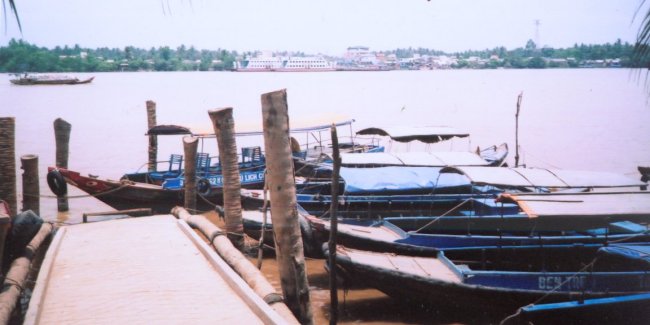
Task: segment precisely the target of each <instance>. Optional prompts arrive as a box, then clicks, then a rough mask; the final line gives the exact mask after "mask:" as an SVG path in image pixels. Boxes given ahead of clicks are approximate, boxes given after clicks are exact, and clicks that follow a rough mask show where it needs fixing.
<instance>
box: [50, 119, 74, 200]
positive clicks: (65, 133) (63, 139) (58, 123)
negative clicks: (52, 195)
mask: <svg viewBox="0 0 650 325" xmlns="http://www.w3.org/2000/svg"><path fill="white" fill-rule="evenodd" d="M71 129H72V125H71V124H70V123H68V122H66V121H64V120H63V119H61V118H57V119H56V120H54V138H55V139H56V166H57V167H62V168H68V152H69V148H70V131H71ZM66 195H67V194H64V195H60V196H58V198H57V207H58V210H59V212H63V211H68V198H67V196H66Z"/></svg>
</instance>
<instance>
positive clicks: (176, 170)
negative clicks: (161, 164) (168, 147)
mask: <svg viewBox="0 0 650 325" xmlns="http://www.w3.org/2000/svg"><path fill="white" fill-rule="evenodd" d="M182 169H183V155H178V154H171V156H169V168H168V169H167V171H165V172H151V173H149V177H151V179H153V180H154V181H162V180H164V179H167V178H173V177H178V175H180V174H181V171H182Z"/></svg>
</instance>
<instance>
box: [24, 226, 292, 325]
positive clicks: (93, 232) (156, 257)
mask: <svg viewBox="0 0 650 325" xmlns="http://www.w3.org/2000/svg"><path fill="white" fill-rule="evenodd" d="M36 323H43V324H88V323H92V324H111V325H113V324H138V323H140V324H152V323H156V324H157V323H166V324H179V323H191V324H202V323H210V324H232V323H241V324H283V323H286V322H285V320H284V319H283V318H281V317H280V316H279V315H278V314H277V313H276V312H275V311H274V310H273V309H271V308H270V307H269V306H268V305H267V304H266V303H264V301H262V299H261V298H259V297H258V296H257V295H255V293H253V291H252V290H251V289H250V287H248V285H247V284H246V283H245V282H244V281H243V280H242V279H241V278H240V277H239V276H238V275H237V274H236V273H235V272H234V271H233V270H232V269H231V268H230V267H229V266H228V265H227V264H226V263H225V262H224V261H223V260H222V259H221V258H220V257H219V256H218V255H217V254H216V253H214V251H213V250H212V248H210V247H209V246H208V245H207V244H205V242H204V241H203V240H202V239H201V238H199V237H198V236H197V235H196V233H195V232H194V231H193V230H192V229H191V228H190V227H189V226H188V225H187V223H185V222H184V221H182V220H178V219H176V218H174V217H173V216H171V215H163V216H153V217H145V218H131V219H121V220H112V221H105V222H95V223H87V224H79V225H74V226H67V227H62V228H60V229H59V230H58V232H57V234H56V235H55V237H54V239H53V241H52V244H51V246H50V248H49V250H48V252H47V254H46V256H45V260H44V261H43V265H42V267H41V271H40V273H39V275H38V280H37V283H36V286H35V288H34V292H33V295H32V299H31V301H30V304H29V309H28V310H27V314H26V316H25V324H36Z"/></svg>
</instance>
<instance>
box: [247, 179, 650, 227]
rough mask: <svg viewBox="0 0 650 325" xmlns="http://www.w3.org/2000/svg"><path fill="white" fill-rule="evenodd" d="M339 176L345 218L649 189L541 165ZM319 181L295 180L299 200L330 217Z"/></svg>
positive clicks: (251, 194) (251, 202)
mask: <svg viewBox="0 0 650 325" xmlns="http://www.w3.org/2000/svg"><path fill="white" fill-rule="evenodd" d="M340 175H341V183H342V185H341V186H340V187H339V188H340V192H339V196H338V201H339V207H338V210H339V212H340V213H341V214H344V215H345V216H344V217H352V218H373V217H374V216H375V215H376V214H377V213H384V214H397V215H400V214H403V215H418V214H419V215H429V216H430V215H438V214H440V213H445V212H447V211H448V210H449V209H451V208H453V207H455V206H457V205H459V204H463V202H472V200H473V199H485V200H487V199H490V198H496V196H497V195H499V194H500V193H504V192H506V191H508V192H514V193H548V192H580V191H591V190H594V189H622V188H624V189H628V190H631V189H642V190H643V189H646V188H647V183H645V182H642V181H639V180H636V179H633V178H630V177H628V176H625V175H619V174H615V173H607V172H588V171H567V170H556V169H540V168H506V167H501V168H494V167H478V166H467V167H442V168H441V167H406V166H403V167H395V166H393V167H376V168H346V167H342V168H341V170H340ZM323 182H324V181H323V180H321V179H319V180H311V179H306V180H305V181H304V182H302V183H299V184H297V192H298V193H297V201H298V204H300V205H301V206H302V207H303V208H305V210H307V211H308V212H309V213H310V214H312V215H316V216H319V217H320V216H324V217H327V216H328V215H327V213H328V212H327V211H328V210H329V208H330V206H331V198H332V196H331V193H329V189H328V186H323ZM242 196H243V199H244V201H245V203H246V205H247V206H249V207H260V206H262V203H263V202H262V195H261V193H260V192H259V191H245V192H243V193H242ZM482 206H483V207H486V208H490V206H489V205H485V204H484V205H482ZM465 208H466V207H465ZM494 212H499V211H498V210H494ZM494 212H493V213H494ZM479 213H480V214H486V213H488V211H480V212H479Z"/></svg>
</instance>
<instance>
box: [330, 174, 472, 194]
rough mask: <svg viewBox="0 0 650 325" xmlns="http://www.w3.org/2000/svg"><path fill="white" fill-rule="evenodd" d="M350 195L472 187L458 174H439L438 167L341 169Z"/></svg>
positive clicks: (346, 189)
mask: <svg viewBox="0 0 650 325" xmlns="http://www.w3.org/2000/svg"><path fill="white" fill-rule="evenodd" d="M340 174H341V177H342V178H343V179H344V180H345V192H346V193H347V194H358V193H367V194H372V193H381V192H386V191H392V192H395V191H409V190H424V189H431V190H432V191H433V190H434V189H442V188H447V187H459V186H468V187H469V186H471V184H470V182H469V180H468V179H467V178H466V177H465V176H463V175H459V174H440V168H438V167H377V168H346V167H341V172H340Z"/></svg>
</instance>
